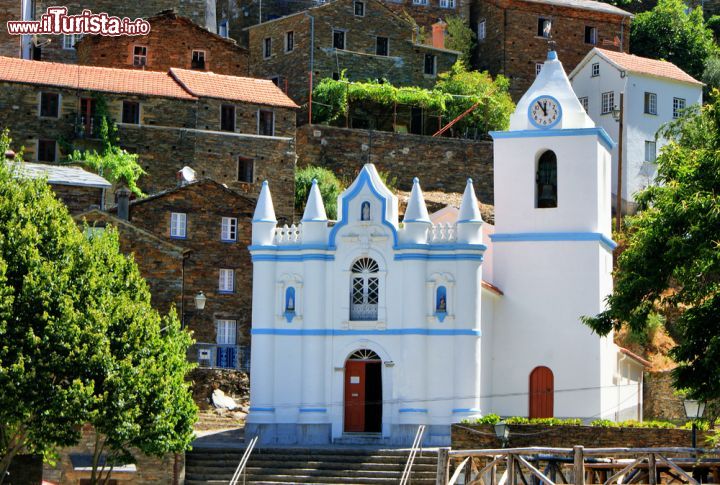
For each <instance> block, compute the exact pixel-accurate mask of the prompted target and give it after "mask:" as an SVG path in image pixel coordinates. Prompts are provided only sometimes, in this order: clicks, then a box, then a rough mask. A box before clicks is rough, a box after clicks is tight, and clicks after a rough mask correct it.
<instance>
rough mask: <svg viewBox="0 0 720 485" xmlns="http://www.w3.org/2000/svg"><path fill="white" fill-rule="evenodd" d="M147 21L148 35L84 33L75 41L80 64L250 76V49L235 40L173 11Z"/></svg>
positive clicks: (162, 13)
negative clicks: (190, 70)
mask: <svg viewBox="0 0 720 485" xmlns="http://www.w3.org/2000/svg"><path fill="white" fill-rule="evenodd" d="M147 20H148V22H149V23H150V33H149V34H148V35H143V36H120V37H107V36H99V35H98V36H84V37H83V38H82V39H81V40H80V41H79V42H78V43H77V44H75V49H76V50H77V62H78V64H84V65H88V66H96V67H117V68H126V69H141V70H150V71H164V72H167V71H168V70H169V69H170V68H171V67H179V68H182V69H193V70H197V71H212V72H214V73H216V74H227V75H230V76H247V75H248V53H247V49H245V48H243V47H240V46H238V45H237V43H236V42H235V41H234V40H232V39H229V38H226V37H221V36H219V35H217V34H214V33H212V32H210V31H209V30H207V29H206V28H204V27H201V26H199V25H197V24H196V23H194V22H193V21H192V20H191V19H189V18H187V17H181V16H179V15H177V13H175V12H174V11H172V10H169V11H166V12H161V13H160V14H158V15H155V16H153V17H150V18H149V19H147Z"/></svg>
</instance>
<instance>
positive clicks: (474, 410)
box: [452, 408, 480, 414]
mask: <svg viewBox="0 0 720 485" xmlns="http://www.w3.org/2000/svg"><path fill="white" fill-rule="evenodd" d="M452 412H453V413H454V414H461V413H479V412H480V409H478V408H455V409H453V410H452Z"/></svg>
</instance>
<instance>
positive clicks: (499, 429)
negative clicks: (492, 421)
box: [495, 421, 510, 448]
mask: <svg viewBox="0 0 720 485" xmlns="http://www.w3.org/2000/svg"><path fill="white" fill-rule="evenodd" d="M495 436H497V437H498V439H499V440H500V442H501V443H502V447H503V448H505V447H507V445H508V443H509V442H510V427H509V426H508V424H507V423H506V422H505V421H500V422H499V423H497V424H496V425H495Z"/></svg>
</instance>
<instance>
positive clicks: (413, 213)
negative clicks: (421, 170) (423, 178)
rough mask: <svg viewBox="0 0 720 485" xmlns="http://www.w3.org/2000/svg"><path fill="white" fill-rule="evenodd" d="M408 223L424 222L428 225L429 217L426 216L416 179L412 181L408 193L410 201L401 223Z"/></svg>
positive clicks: (420, 190) (426, 211) (423, 201)
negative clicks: (410, 189)
mask: <svg viewBox="0 0 720 485" xmlns="http://www.w3.org/2000/svg"><path fill="white" fill-rule="evenodd" d="M408 222H424V223H428V224H429V223H430V215H429V214H428V210H427V206H426V205H425V198H424V197H423V193H422V189H421V188H420V180H418V178H417V177H415V178H414V179H413V186H412V191H410V200H408V205H407V209H406V210H405V217H404V218H403V223H408Z"/></svg>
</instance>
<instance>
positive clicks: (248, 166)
mask: <svg viewBox="0 0 720 485" xmlns="http://www.w3.org/2000/svg"><path fill="white" fill-rule="evenodd" d="M254 171H255V161H254V160H253V159H252V158H247V157H238V182H248V183H252V182H253V173H254Z"/></svg>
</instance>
